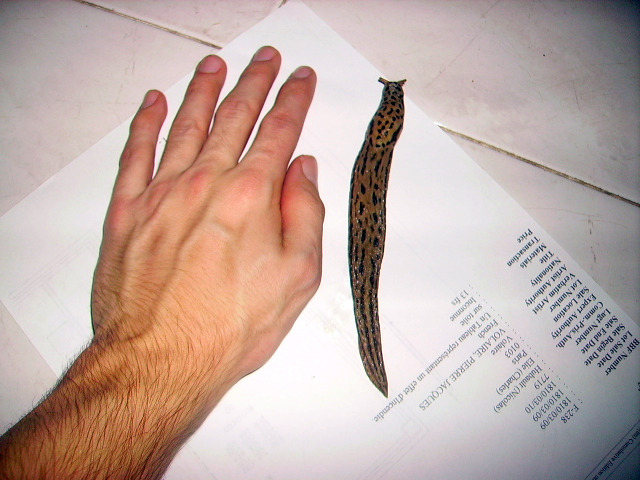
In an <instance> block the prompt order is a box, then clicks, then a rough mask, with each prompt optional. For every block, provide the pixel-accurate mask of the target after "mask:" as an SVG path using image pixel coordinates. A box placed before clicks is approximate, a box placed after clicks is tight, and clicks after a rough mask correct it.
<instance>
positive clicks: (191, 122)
mask: <svg viewBox="0 0 640 480" xmlns="http://www.w3.org/2000/svg"><path fill="white" fill-rule="evenodd" d="M208 130H209V126H208V125H205V124H204V123H202V122H200V121H198V120H196V119H194V118H192V117H184V118H178V119H176V121H175V122H174V124H173V126H172V127H171V135H172V136H179V137H198V138H202V137H204V136H206V135H207V133H208Z"/></svg>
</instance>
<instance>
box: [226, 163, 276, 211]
mask: <svg viewBox="0 0 640 480" xmlns="http://www.w3.org/2000/svg"><path fill="white" fill-rule="evenodd" d="M234 193H235V195H236V197H237V200H241V201H242V202H243V203H244V202H246V203H247V204H248V205H249V206H251V205H253V204H255V202H257V201H261V200H264V199H265V198H267V197H268V196H270V194H271V188H270V184H269V182H267V181H266V179H265V178H264V174H263V173H262V172H261V171H260V170H258V169H256V168H244V169H243V171H242V172H241V174H240V175H239V176H238V178H237V179H236V183H235V189H234Z"/></svg>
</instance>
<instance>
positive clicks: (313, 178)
mask: <svg viewBox="0 0 640 480" xmlns="http://www.w3.org/2000/svg"><path fill="white" fill-rule="evenodd" d="M300 161H301V162H302V173H304V176H305V177H307V180H309V181H310V182H311V183H313V184H314V185H315V186H316V188H317V187H318V162H317V161H316V159H315V158H313V157H309V156H305V157H302V158H301V159H300Z"/></svg>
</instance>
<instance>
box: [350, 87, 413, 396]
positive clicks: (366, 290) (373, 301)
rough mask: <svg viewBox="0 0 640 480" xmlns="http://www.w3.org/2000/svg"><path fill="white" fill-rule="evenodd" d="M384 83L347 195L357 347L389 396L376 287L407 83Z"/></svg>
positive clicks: (372, 377)
mask: <svg viewBox="0 0 640 480" xmlns="http://www.w3.org/2000/svg"><path fill="white" fill-rule="evenodd" d="M378 81H379V82H381V83H383V84H384V89H383V92H382V100H381V101H380V105H379V106H378V109H377V110H376V113H375V115H374V116H373V118H372V119H371V123H369V127H368V129H367V133H366V136H365V139H364V143H363V144H362V148H361V149H360V153H359V154H358V157H357V158H356V161H355V163H354V165H353V171H352V173H351V188H350V194H349V274H350V277H351V293H352V296H353V310H354V314H355V319H356V328H357V330H358V348H359V350H360V357H361V358H362V364H363V366H364V370H365V372H366V373H367V376H368V377H369V379H370V380H371V382H372V383H373V384H374V385H375V386H376V387H377V388H378V390H380V392H382V394H383V395H384V396H385V397H387V396H388V389H389V387H388V384H387V374H386V372H385V369H384V361H383V358H382V341H381V337H380V320H379V318H378V282H379V279H380V269H381V266H382V256H383V255H384V240H385V232H386V198H387V186H388V184H389V171H390V169H391V158H392V156H393V149H394V147H395V145H396V142H397V141H398V137H399V136H400V132H402V125H403V121H404V92H403V90H402V86H403V85H404V83H405V81H406V80H400V81H399V82H390V81H388V80H385V79H383V78H379V79H378Z"/></svg>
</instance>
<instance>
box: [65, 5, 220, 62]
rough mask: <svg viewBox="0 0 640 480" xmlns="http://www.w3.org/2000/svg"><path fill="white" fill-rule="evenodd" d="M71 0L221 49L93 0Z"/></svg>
mask: <svg viewBox="0 0 640 480" xmlns="http://www.w3.org/2000/svg"><path fill="white" fill-rule="evenodd" d="M73 1H74V2H77V3H80V4H82V5H87V6H89V7H93V8H97V9H98V10H102V11H103V12H108V13H112V14H114V15H118V16H119V17H123V18H126V19H128V20H133V21H134V22H138V23H142V24H144V25H148V26H150V27H153V28H157V29H158V30H162V31H164V32H168V33H172V34H174V35H178V36H179V37H182V38H186V39H187V40H192V41H194V42H198V43H201V44H203V45H206V46H208V47H211V48H215V49H217V50H221V49H222V47H221V46H220V45H216V44H215V43H211V42H208V41H206V40H203V39H201V38H198V37H194V36H192V35H188V34H186V33H183V32H180V31H178V30H174V29H172V28H168V27H165V26H163V25H160V24H158V23H153V22H149V21H148V20H143V19H141V18H138V17H134V16H133V15H128V14H126V13H123V12H119V11H117V10H115V9H113V8H108V7H104V6H102V5H99V4H97V3H93V2H89V1H87V0H73Z"/></svg>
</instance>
